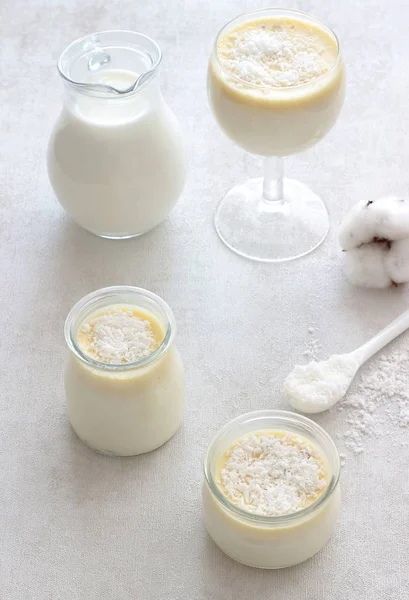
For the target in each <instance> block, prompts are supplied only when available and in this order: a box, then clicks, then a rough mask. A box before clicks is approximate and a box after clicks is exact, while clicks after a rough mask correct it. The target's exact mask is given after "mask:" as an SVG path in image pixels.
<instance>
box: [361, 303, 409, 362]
mask: <svg viewBox="0 0 409 600" xmlns="http://www.w3.org/2000/svg"><path fill="white" fill-rule="evenodd" d="M408 327H409V310H406V311H405V312H404V313H402V314H401V315H400V316H399V317H397V318H396V319H395V320H394V321H392V323H389V325H387V326H386V327H385V329H382V331H380V332H379V333H377V334H376V335H375V336H374V337H373V338H372V339H370V340H369V341H368V342H366V343H365V344H363V345H362V346H360V347H359V348H357V349H356V350H355V351H354V352H353V353H352V354H353V355H354V356H355V358H356V360H358V361H359V363H360V364H361V365H362V364H363V363H364V362H366V361H367V360H368V359H369V358H371V357H372V356H373V355H374V354H376V353H377V352H379V350H382V348H383V347H384V346H386V345H387V344H389V342H391V341H392V340H394V339H395V338H396V337H398V335H400V334H401V333H403V332H404V331H406V329H408Z"/></svg>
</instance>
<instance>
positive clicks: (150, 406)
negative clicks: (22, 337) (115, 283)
mask: <svg viewBox="0 0 409 600" xmlns="http://www.w3.org/2000/svg"><path fill="white" fill-rule="evenodd" d="M73 335H74V344H75V346H74V347H75V348H76V349H77V352H70V354H69V357H68V362H67V367H66V372H65V391H66V397H67V405H68V416H69V420H70V423H71V425H72V427H73V429H74V430H75V432H76V433H77V435H78V436H79V437H80V438H81V439H82V440H83V441H84V442H85V443H86V444H87V445H89V446H90V447H91V448H93V449H95V450H98V451H99V452H102V453H105V454H114V455H120V456H130V455H135V454H141V453H143V452H149V451H150V450H153V449H155V448H157V447H158V446H161V445H162V444H163V443H165V442H166V441H167V440H168V439H169V438H170V437H172V435H173V434H174V433H175V432H176V430H177V428H178V427H179V425H180V423H181V421H182V418H183V410H184V403H185V391H184V370H183V364H182V361H181V358H180V355H179V353H178V351H177V350H176V348H175V347H174V346H170V347H169V348H168V349H167V350H166V351H165V352H163V353H162V354H161V356H160V357H159V358H156V353H157V352H160V351H161V350H162V346H163V344H165V343H166V327H165V326H164V324H163V323H161V322H160V320H159V319H158V318H157V317H156V316H155V315H154V314H153V313H152V312H150V311H149V310H147V309H146V308H141V307H140V306H138V305H136V304H135V305H132V304H111V305H107V306H103V307H102V308H100V309H98V310H96V311H95V312H91V313H90V314H88V315H87V316H86V317H85V318H84V319H83V320H82V321H81V320H80V322H79V324H78V326H77V327H74V331H73Z"/></svg>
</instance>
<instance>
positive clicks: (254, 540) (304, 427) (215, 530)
mask: <svg viewBox="0 0 409 600" xmlns="http://www.w3.org/2000/svg"><path fill="white" fill-rule="evenodd" d="M263 429H264V430H270V431H271V430H280V431H289V432H290V433H295V434H298V435H301V436H303V437H304V438H307V439H308V440H309V441H311V442H312V444H313V445H314V446H315V447H318V449H319V450H321V452H322V455H323V458H324V459H325V460H326V463H327V469H328V473H329V483H328V487H327V489H326V490H325V492H324V493H323V494H322V495H321V496H320V497H319V498H318V500H316V502H314V503H313V504H311V505H310V506H308V507H307V508H304V509H302V510H299V511H298V512H295V513H291V514H288V515H283V516H273V517H270V516H261V515H256V514H253V513H249V512H247V511H245V510H242V509H241V508H239V507H238V506H236V505H234V504H232V503H231V502H230V501H229V500H228V499H227V498H226V496H224V494H223V493H222V491H221V490H220V489H219V487H218V485H217V483H216V480H215V472H216V468H217V464H218V461H219V460H220V457H221V456H222V455H223V453H224V452H225V451H226V450H227V448H229V447H230V446H231V444H233V443H234V442H235V441H236V440H237V439H238V438H240V437H242V436H244V435H246V434H248V433H250V432H254V431H260V430H263ZM339 472H340V463H339V456H338V452H337V449H336V447H335V445H334V442H333V441H332V439H331V438H330V436H329V435H328V434H327V433H326V432H325V431H324V429H322V427H320V426H319V425H317V424H316V423H314V421H311V419H308V418H306V417H304V416H302V415H299V414H296V413H292V412H287V411H282V410H260V411H255V412H251V413H247V414H244V415H241V416H240V417H237V418H236V419H233V420H232V421H230V422H229V423H228V424H227V425H225V427H223V428H222V429H221V430H220V431H219V433H218V434H217V435H216V437H215V438H214V439H213V441H212V442H211V444H210V446H209V449H208V451H207V454H206V457H205V463H204V475H205V481H204V486H203V507H204V519H205V524H206V528H207V531H208V533H209V535H210V537H211V538H212V539H213V541H214V542H215V543H216V544H217V545H218V546H219V548H220V549H221V550H223V552H225V553H226V554H227V555H229V556H230V557H231V558H233V559H234V560H237V561H238V562H241V563H244V564H246V565H249V566H251V567H259V568H264V569H280V568H283V567H290V566H293V565H296V564H298V563H300V562H303V561H304V560H307V559H308V558H311V556H313V555H314V554H315V553H316V552H318V551H319V550H321V548H322V547H323V546H324V545H325V544H326V543H327V541H328V540H329V538H330V537H331V535H332V533H333V530H334V527H335V523H336V520H337V516H338V512H339V507H340V489H339V483H338V481H339Z"/></svg>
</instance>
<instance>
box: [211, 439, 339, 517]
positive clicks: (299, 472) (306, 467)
mask: <svg viewBox="0 0 409 600" xmlns="http://www.w3.org/2000/svg"><path fill="white" fill-rule="evenodd" d="M219 485H220V487H221V489H222V491H223V493H224V494H225V496H226V497H227V498H228V500H230V502H232V503H233V504H235V505H237V506H238V507H240V508H242V509H243V510H246V511H247V512H250V513H254V514H258V515H265V516H279V515H288V514H291V513H294V512H297V511H298V510H300V509H302V508H305V507H307V506H309V505H310V504H312V503H313V502H315V500H317V499H318V498H319V497H320V496H321V494H322V493H323V492H324V490H325V489H326V488H327V486H328V474H327V470H326V466H325V462H324V459H323V458H322V456H321V455H320V453H319V452H318V450H317V449H316V448H315V447H314V446H313V445H312V444H311V443H310V442H309V441H308V440H307V439H305V438H303V437H301V436H299V435H296V434H293V433H289V432H285V431H284V432H279V431H271V432H269V431H267V432H266V431H258V432H254V433H251V434H249V435H247V436H245V437H243V438H241V439H239V440H238V441H236V442H235V443H234V444H233V445H232V446H231V447H230V448H229V449H228V450H227V451H226V453H225V456H224V458H223V465H222V468H221V470H220V476H219Z"/></svg>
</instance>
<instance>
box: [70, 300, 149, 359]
mask: <svg viewBox="0 0 409 600" xmlns="http://www.w3.org/2000/svg"><path fill="white" fill-rule="evenodd" d="M78 343H79V345H80V347H81V349H82V350H83V351H84V352H86V354H88V355H89V356H90V357H91V358H94V359H96V360H98V361H100V362H104V363H111V364H114V363H116V364H120V363H124V364H126V363H132V362H135V361H137V360H139V359H141V358H144V357H146V356H149V354H151V353H152V352H153V351H154V350H155V348H156V347H157V346H158V343H157V340H156V337H155V334H154V331H153V329H152V324H151V323H150V322H149V321H148V320H146V319H143V318H141V316H140V315H139V314H138V311H137V310H133V309H132V308H129V307H113V308H109V309H107V310H105V311H104V312H102V313H99V314H97V315H94V316H91V317H90V318H89V319H87V321H86V322H85V323H83V324H82V325H81V327H80V329H79V331H78Z"/></svg>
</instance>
